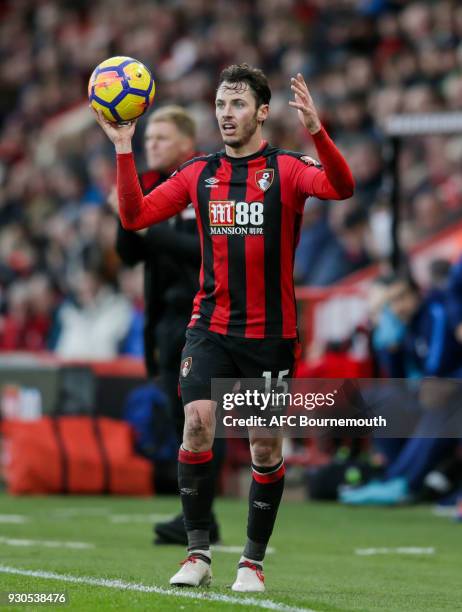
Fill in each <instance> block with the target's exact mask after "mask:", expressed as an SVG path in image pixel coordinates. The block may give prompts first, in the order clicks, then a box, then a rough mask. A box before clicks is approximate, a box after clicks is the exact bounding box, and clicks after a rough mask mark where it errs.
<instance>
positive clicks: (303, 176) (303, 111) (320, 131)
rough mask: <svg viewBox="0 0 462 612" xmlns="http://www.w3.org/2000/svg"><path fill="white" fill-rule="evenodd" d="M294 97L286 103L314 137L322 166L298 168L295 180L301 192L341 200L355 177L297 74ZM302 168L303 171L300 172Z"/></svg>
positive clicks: (349, 195)
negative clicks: (325, 127) (296, 113)
mask: <svg viewBox="0 0 462 612" xmlns="http://www.w3.org/2000/svg"><path fill="white" fill-rule="evenodd" d="M291 89H292V91H293V93H294V97H295V99H294V100H290V101H289V105H290V106H292V107H293V108H295V109H297V112H298V116H299V119H300V121H301V123H302V125H303V126H304V127H305V128H306V129H307V130H308V131H309V133H310V134H311V137H312V138H313V141H314V144H315V146H316V150H317V152H318V156H319V161H320V162H321V164H322V166H323V169H322V170H321V169H319V168H316V167H314V166H311V167H309V168H306V167H305V168H303V166H301V167H300V172H298V173H297V183H298V189H299V191H300V192H302V193H304V194H306V195H314V196H317V197H318V198H321V199H333V200H344V199H346V198H350V197H351V196H352V195H353V191H354V179H353V175H352V174H351V170H350V168H349V166H348V164H347V163H346V161H345V158H344V157H343V155H342V154H341V153H340V151H339V150H338V149H337V147H336V146H335V144H334V143H333V142H332V140H331V139H330V138H329V135H328V134H327V132H326V130H325V129H324V128H323V127H322V125H321V121H320V119H319V116H318V113H317V110H316V107H315V105H314V102H313V99H312V97H311V95H310V92H309V90H308V87H307V85H306V83H305V79H304V78H303V76H302V75H301V74H300V73H298V74H297V76H296V77H293V78H292V79H291ZM302 169H303V171H302Z"/></svg>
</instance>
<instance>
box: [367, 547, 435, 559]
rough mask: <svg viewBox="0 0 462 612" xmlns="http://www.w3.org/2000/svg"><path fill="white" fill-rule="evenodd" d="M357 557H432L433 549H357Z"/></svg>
mask: <svg viewBox="0 0 462 612" xmlns="http://www.w3.org/2000/svg"><path fill="white" fill-rule="evenodd" d="M355 553H356V554H357V555H361V556H364V557H369V556H372V555H434V554H435V549H434V548H433V547H431V546H430V547H428V548H419V547H417V546H399V547H398V548H357V549H356V550H355Z"/></svg>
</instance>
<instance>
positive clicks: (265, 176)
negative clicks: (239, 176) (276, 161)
mask: <svg viewBox="0 0 462 612" xmlns="http://www.w3.org/2000/svg"><path fill="white" fill-rule="evenodd" d="M273 179H274V170H273V168H265V169H264V170H257V172H255V182H256V183H257V185H258V187H260V189H261V190H262V191H267V190H268V189H269V188H270V187H271V185H272V184H273Z"/></svg>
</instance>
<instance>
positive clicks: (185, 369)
mask: <svg viewBox="0 0 462 612" xmlns="http://www.w3.org/2000/svg"><path fill="white" fill-rule="evenodd" d="M191 366H192V357H186V359H183V361H182V362H181V376H182V377H183V378H186V376H187V375H188V374H189V372H190V371H191Z"/></svg>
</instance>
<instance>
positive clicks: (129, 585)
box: [0, 565, 316, 612]
mask: <svg viewBox="0 0 462 612" xmlns="http://www.w3.org/2000/svg"><path fill="white" fill-rule="evenodd" d="M0 573H2V574H16V575H20V576H31V577H33V578H42V579H48V580H58V581H61V582H71V583H74V584H88V585H90V586H98V587H107V588H110V589H121V590H124V591H138V592H141V593H156V595H166V596H167V597H184V598H185V599H198V600H201V601H219V602H222V603H229V604H234V605H236V606H253V607H255V608H264V609H265V610H277V611H278V612H316V611H315V610H312V609H310V608H297V607H294V606H288V605H286V604H283V603H278V602H276V601H273V600H272V599H254V598H253V597H242V598H241V597H233V596H232V595H220V594H219V593H198V592H196V591H192V590H188V589H187V590H185V589H163V588H162V587H157V586H148V585H145V584H136V583H133V582H125V581H123V580H109V579H107V578H93V577H91V576H70V575H69V574H56V573H55V572H44V571H40V570H25V569H21V568H18V567H10V566H8V565H0Z"/></svg>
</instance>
